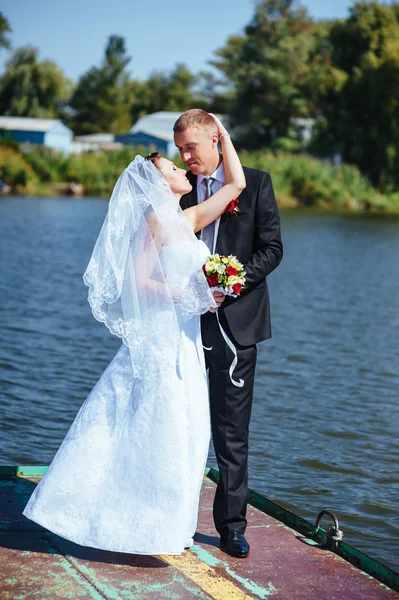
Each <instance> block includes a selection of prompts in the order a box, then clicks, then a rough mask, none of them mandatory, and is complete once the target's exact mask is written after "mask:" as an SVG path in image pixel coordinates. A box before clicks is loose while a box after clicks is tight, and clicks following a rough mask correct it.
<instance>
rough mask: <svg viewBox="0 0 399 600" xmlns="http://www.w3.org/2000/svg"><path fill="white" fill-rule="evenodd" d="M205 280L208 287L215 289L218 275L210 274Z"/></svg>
mask: <svg viewBox="0 0 399 600" xmlns="http://www.w3.org/2000/svg"><path fill="white" fill-rule="evenodd" d="M206 279H207V281H208V283H209V286H210V287H216V286H217V284H218V283H219V275H218V274H217V273H211V275H209V276H208V277H207V278H206Z"/></svg>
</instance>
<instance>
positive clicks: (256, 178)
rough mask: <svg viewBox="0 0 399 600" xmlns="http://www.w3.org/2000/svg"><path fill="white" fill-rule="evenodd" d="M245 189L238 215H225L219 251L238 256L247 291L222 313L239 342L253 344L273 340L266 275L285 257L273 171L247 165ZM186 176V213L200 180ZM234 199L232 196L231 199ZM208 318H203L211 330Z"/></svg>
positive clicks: (225, 304)
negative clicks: (187, 188) (191, 188)
mask: <svg viewBox="0 0 399 600" xmlns="http://www.w3.org/2000/svg"><path fill="white" fill-rule="evenodd" d="M244 173H245V178H246V188H245V190H244V191H243V192H242V193H241V194H240V196H239V210H240V212H239V214H238V215H237V216H234V215H226V214H224V215H222V217H221V219H220V226H219V232H218V237H217V242H216V252H218V253H219V254H226V255H228V254H233V255H234V256H236V257H237V258H238V260H239V261H240V262H242V263H243V264H244V267H245V271H246V283H247V285H248V289H246V290H244V291H243V292H242V293H241V295H240V296H238V297H237V298H232V297H229V296H228V297H226V299H225V301H224V302H223V304H222V307H221V308H220V309H219V311H221V312H222V313H223V314H224V316H225V318H226V320H227V324H228V326H229V329H230V331H231V333H232V335H233V337H234V339H235V341H236V342H237V343H238V344H240V345H242V346H250V345H252V344H256V343H258V342H260V341H262V340H265V339H268V338H270V337H271V325H270V302H269V292H268V288H267V282H266V277H267V276H268V275H269V273H271V272H272V271H273V270H274V269H275V268H276V267H277V266H278V264H279V263H280V261H281V259H282V257H283V244H282V241H281V231H280V217H279V213H278V208H277V204H276V199H275V196H274V191H273V185H272V181H271V177H270V175H269V173H266V172H264V171H259V170H257V169H249V168H247V167H244ZM187 177H188V179H189V181H190V183H191V185H192V186H193V190H192V191H191V192H190V193H188V194H185V195H184V196H183V197H182V199H181V201H180V205H181V207H182V209H183V210H184V209H186V208H189V207H190V206H194V205H195V204H197V176H196V175H193V174H192V173H191V171H189V172H188V173H187ZM232 200H233V198H232ZM207 318H209V317H207V315H204V316H203V317H202V327H203V328H204V327H206V322H207Z"/></svg>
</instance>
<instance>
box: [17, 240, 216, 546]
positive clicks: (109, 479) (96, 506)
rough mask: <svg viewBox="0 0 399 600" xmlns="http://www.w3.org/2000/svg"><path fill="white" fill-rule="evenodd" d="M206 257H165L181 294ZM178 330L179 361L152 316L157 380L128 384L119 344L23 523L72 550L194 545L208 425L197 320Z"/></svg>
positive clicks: (127, 362)
mask: <svg viewBox="0 0 399 600" xmlns="http://www.w3.org/2000/svg"><path fill="white" fill-rule="evenodd" d="M208 254H209V251H208V249H207V247H206V246H205V244H203V243H202V242H200V241H198V240H195V239H194V240H192V241H191V240H190V241H189V240H187V241H182V242H181V243H176V244H173V245H171V246H169V247H168V246H166V247H164V248H162V250H161V257H162V260H163V264H164V268H165V270H166V272H168V273H169V274H170V277H172V278H173V276H175V277H177V275H178V278H179V285H180V287H182V288H184V281H183V282H182V277H183V278H184V279H186V281H188V280H189V278H190V276H191V275H192V272H193V271H198V270H201V266H202V264H203V262H204V259H205V258H206V256H207V255H208ZM177 264H178V266H179V269H178V273H176V265H177ZM173 274H175V275H173ZM211 304H212V298H211V296H210V300H209V306H210V305H211ZM179 325H180V340H179V345H180V347H179V351H178V358H177V361H176V359H175V354H174V353H173V352H171V351H170V343H169V340H168V335H167V331H168V314H167V311H165V314H163V313H162V311H161V312H159V313H158V314H155V315H154V322H153V326H154V327H155V328H159V329H161V330H162V331H163V332H164V334H165V335H164V336H163V337H162V339H163V344H161V345H159V346H158V347H157V348H156V361H157V363H158V367H159V379H158V380H157V381H156V382H154V380H152V379H150V378H147V377H144V378H134V377H133V367H132V362H131V358H130V355H129V348H128V347H127V346H126V345H125V344H122V345H121V347H120V349H119V351H118V352H117V354H116V356H115V357H114V359H113V360H112V362H111V363H110V364H109V366H108V367H107V369H106V370H105V372H104V373H103V375H102V376H101V378H100V380H99V381H98V382H97V384H96V385H95V387H94V388H93V390H92V391H91V392H90V394H89V396H88V398H87V399H86V401H85V402H84V404H83V406H82V407H81V409H80V411H79V413H78V415H77V417H76V419H75V421H74V422H73V424H72V426H71V428H70V430H69V432H68V434H67V436H66V437H65V439H64V441H63V443H62V445H61V447H60V448H59V450H58V452H57V454H56V456H55V457H54V459H53V461H52V463H51V465H50V467H49V469H48V471H47V473H46V474H45V475H44V477H43V479H42V480H41V482H40V483H39V485H38V486H37V488H36V489H35V491H34V492H33V494H32V496H31V498H30V500H29V503H28V504H27V506H26V508H25V510H24V513H23V514H24V515H25V516H26V517H28V518H29V519H32V520H33V521H35V522H37V523H39V524H40V525H42V526H43V527H45V528H46V529H49V530H51V531H52V532H54V533H56V534H58V535H60V536H62V537H64V538H67V539H69V540H72V541H73V542H76V543H78V544H81V545H84V546H91V547H94V548H101V549H104V550H112V551H116V552H129V553H139V554H179V553H181V552H182V551H183V550H184V548H185V547H187V546H189V545H190V544H191V543H192V539H191V538H192V536H193V534H194V532H195V528H196V524H197V514H198V502H199V494H200V490H201V484H202V480H203V474H204V468H205V464H206V459H207V454H208V447H209V439H210V419H209V407H208V390H207V383H206V373H205V363H204V355H203V347H202V341H201V331H200V318H199V316H197V315H194V316H192V317H191V318H189V319H184V318H182V319H180V323H179Z"/></svg>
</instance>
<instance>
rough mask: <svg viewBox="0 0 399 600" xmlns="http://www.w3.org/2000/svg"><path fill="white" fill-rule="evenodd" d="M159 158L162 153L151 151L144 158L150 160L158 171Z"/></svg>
mask: <svg viewBox="0 0 399 600" xmlns="http://www.w3.org/2000/svg"><path fill="white" fill-rule="evenodd" d="M161 158H162V154H160V153H159V152H152V153H151V154H148V156H146V157H145V159H144V160H150V161H151V162H152V164H153V165H155V166H156V168H157V169H158V171H159V170H160V169H159V161H160V160H161Z"/></svg>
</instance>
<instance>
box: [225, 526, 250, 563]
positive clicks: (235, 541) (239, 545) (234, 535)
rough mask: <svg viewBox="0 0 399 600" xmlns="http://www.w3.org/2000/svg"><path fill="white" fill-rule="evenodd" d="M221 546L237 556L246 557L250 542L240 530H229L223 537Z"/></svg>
mask: <svg viewBox="0 0 399 600" xmlns="http://www.w3.org/2000/svg"><path fill="white" fill-rule="evenodd" d="M220 548H221V550H223V551H224V552H227V554H230V556H236V557H237V558H245V557H246V556H248V554H249V544H248V542H247V540H246V539H245V537H244V534H243V533H240V532H239V531H229V533H228V535H226V536H223V537H221V538H220Z"/></svg>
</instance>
